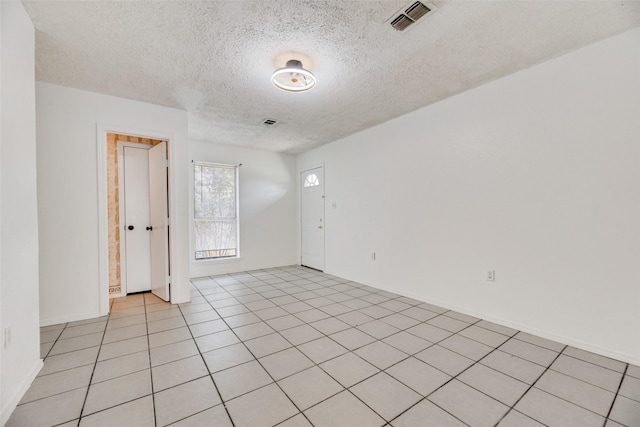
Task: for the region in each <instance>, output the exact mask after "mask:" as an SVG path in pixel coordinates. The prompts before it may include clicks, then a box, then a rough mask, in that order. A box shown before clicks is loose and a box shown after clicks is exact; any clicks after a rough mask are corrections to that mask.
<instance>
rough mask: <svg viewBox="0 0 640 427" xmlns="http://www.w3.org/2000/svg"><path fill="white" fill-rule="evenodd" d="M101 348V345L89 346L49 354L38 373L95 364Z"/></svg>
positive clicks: (40, 374)
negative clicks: (57, 353)
mask: <svg viewBox="0 0 640 427" xmlns="http://www.w3.org/2000/svg"><path fill="white" fill-rule="evenodd" d="M99 349H100V348H99V347H89V348H85V349H83V350H78V351H72V352H70V353H64V354H61V355H58V356H49V357H47V358H46V359H45V360H44V366H43V367H42V369H41V370H40V372H39V373H38V376H43V375H48V374H52V373H54V372H60V371H64V370H66V369H71V368H78V367H80V366H84V365H93V364H94V363H95V362H96V359H97V358H98V350H99Z"/></svg>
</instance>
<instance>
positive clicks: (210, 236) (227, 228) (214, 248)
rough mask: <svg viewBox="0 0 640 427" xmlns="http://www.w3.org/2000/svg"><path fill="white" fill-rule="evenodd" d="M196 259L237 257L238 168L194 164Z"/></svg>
mask: <svg viewBox="0 0 640 427" xmlns="http://www.w3.org/2000/svg"><path fill="white" fill-rule="evenodd" d="M193 183H194V197H193V199H194V209H193V223H194V228H195V259H196V260H201V259H216V258H230V257H237V256H238V254H239V250H238V242H239V239H238V167H237V166H229V165H217V164H212V163H199V162H194V166H193Z"/></svg>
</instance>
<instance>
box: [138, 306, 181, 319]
mask: <svg viewBox="0 0 640 427" xmlns="http://www.w3.org/2000/svg"><path fill="white" fill-rule="evenodd" d="M171 317H179V318H181V317H182V312H181V311H180V310H178V307H171V308H169V309H167V310H157V311H152V312H147V315H146V318H147V322H155V321H158V320H165V319H169V318H171Z"/></svg>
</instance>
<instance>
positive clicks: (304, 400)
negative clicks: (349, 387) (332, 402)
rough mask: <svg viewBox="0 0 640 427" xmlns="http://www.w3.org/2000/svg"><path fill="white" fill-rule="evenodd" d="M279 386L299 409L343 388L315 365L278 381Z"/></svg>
mask: <svg viewBox="0 0 640 427" xmlns="http://www.w3.org/2000/svg"><path fill="white" fill-rule="evenodd" d="M279 384H280V387H282V389H283V390H284V392H285V393H286V394H287V395H288V396H289V397H290V398H291V400H292V401H293V403H295V405H296V406H297V407H298V408H299V409H300V410H305V409H307V408H309V407H311V406H312V405H315V404H316V403H318V402H320V401H322V400H325V399H327V398H329V397H330V396H333V395H334V394H337V393H339V392H340V391H342V390H344V388H343V387H342V386H341V385H340V384H339V383H338V382H337V381H335V380H334V379H333V378H331V377H330V376H329V375H327V374H326V373H325V372H324V371H322V370H321V369H320V368H318V367H317V366H315V367H312V368H310V369H307V370H304V371H302V372H299V373H297V374H295V375H292V376H290V377H288V378H285V379H283V380H281V381H280V382H279Z"/></svg>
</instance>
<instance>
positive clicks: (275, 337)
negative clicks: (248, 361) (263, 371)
mask: <svg viewBox="0 0 640 427" xmlns="http://www.w3.org/2000/svg"><path fill="white" fill-rule="evenodd" d="M245 344H246V346H247V347H248V348H249V350H250V351H251V353H253V355H254V356H255V357H257V358H260V357H264V356H267V355H269V354H272V353H276V352H278V351H280V350H284V349H285V348H289V347H291V344H290V343H289V342H288V341H287V340H285V339H284V338H283V337H282V336H281V335H280V334H277V333H276V334H270V335H265V336H262V337H260V338H254V339H252V340H249V341H245Z"/></svg>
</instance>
